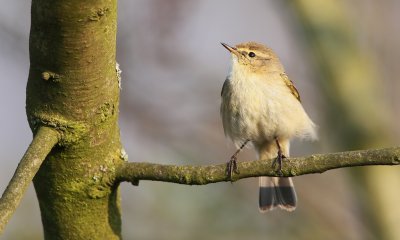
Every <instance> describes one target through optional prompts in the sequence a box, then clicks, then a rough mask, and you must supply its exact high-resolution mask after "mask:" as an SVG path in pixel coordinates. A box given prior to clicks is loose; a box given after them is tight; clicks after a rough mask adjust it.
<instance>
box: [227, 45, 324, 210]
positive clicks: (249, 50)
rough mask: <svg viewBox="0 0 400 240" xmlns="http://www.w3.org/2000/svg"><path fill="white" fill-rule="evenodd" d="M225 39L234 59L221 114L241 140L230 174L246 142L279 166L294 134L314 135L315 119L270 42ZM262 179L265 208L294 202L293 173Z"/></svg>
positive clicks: (230, 133)
mask: <svg viewBox="0 0 400 240" xmlns="http://www.w3.org/2000/svg"><path fill="white" fill-rule="evenodd" d="M222 45H223V46H224V47H225V48H226V49H228V51H229V52H230V53H231V60H232V64H231V69H230V72H229V75H228V77H227V79H226V80H225V82H224V85H223V87H222V91H221V97H222V102H221V109H220V110H221V118H222V123H223V127H224V132H225V135H226V136H227V137H229V138H230V139H231V140H232V141H233V142H234V143H235V144H236V146H238V147H239V146H240V147H239V148H238V151H236V153H235V154H234V155H233V156H232V158H231V161H230V162H229V163H228V175H229V176H231V175H232V174H233V173H234V172H236V171H237V169H236V168H237V167H236V157H237V155H238V153H239V152H240V150H241V149H242V148H243V147H244V146H245V145H246V144H247V143H248V142H251V143H252V144H253V146H254V148H255V149H256V151H257V153H258V157H259V158H260V159H271V158H276V162H277V163H278V164H279V169H278V170H279V171H281V164H282V159H283V158H285V157H288V156H289V144H290V140H291V139H292V138H294V137H298V138H309V139H316V138H317V136H316V130H315V124H314V123H313V122H312V121H311V119H310V118H309V117H308V115H307V113H306V112H305V111H304V108H303V106H302V105H301V102H300V95H299V93H298V91H297V89H296V87H295V86H294V85H293V82H292V81H291V80H290V79H289V78H288V76H287V75H286V73H285V70H284V68H283V66H282V64H281V62H280V60H279V58H278V57H277V55H276V54H275V53H274V52H273V51H272V50H271V49H270V48H268V47H266V46H264V45H262V44H259V43H256V42H246V43H241V44H238V45H236V46H235V47H231V46H229V45H228V44H225V43H222ZM259 182H260V183H259V184H260V190H259V191H260V197H259V208H260V211H261V212H266V211H269V210H272V209H274V208H275V207H279V208H281V209H284V210H287V211H293V210H294V209H295V208H296V202H297V197H296V192H295V189H294V186H293V182H292V179H291V178H286V177H260V181H259Z"/></svg>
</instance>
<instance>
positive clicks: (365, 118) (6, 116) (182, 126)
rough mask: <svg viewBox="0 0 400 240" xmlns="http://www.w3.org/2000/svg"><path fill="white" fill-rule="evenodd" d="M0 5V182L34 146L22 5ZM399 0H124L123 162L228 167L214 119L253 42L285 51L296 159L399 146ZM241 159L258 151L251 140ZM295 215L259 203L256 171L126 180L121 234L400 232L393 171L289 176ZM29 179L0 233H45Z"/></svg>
mask: <svg viewBox="0 0 400 240" xmlns="http://www.w3.org/2000/svg"><path fill="white" fill-rule="evenodd" d="M1 3H2V4H1V6H2V7H1V8H0V72H1V87H0V109H1V112H2V114H1V116H2V117H1V118H0V128H1V129H0V132H1V138H0V191H1V192H3V191H4V189H5V187H6V185H7V183H8V181H9V180H10V178H11V176H12V174H13V172H14V169H15V168H16V166H17V164H18V161H19V160H20V158H21V157H22V155H23V153H24V151H25V149H26V148H27V146H28V145H29V143H30V141H31V131H30V129H29V127H28V123H27V121H26V116H25V86H26V81H27V76H28V68H29V52H28V38H29V27H30V1H27V0H23V1H2V2H1ZM399 9H400V2H399V1H395V0H384V1H373V0H353V1H344V0H325V1H317V0H297V1H288V0H286V1H273V0H248V1H229V0H217V1H215V0H203V1H183V0H169V1H163V0H148V1H139V0H129V1H128V0H121V1H119V20H118V21H119V26H118V47H117V61H118V62H119V63H120V65H121V68H122V77H123V80H122V92H121V109H120V113H121V115H120V127H121V134H122V141H123V144H124V146H125V149H126V151H127V153H128V154H129V160H130V161H147V162H157V163H170V164H217V163H224V162H226V161H227V160H228V159H229V157H230V156H231V154H232V153H233V152H234V150H235V149H234V147H233V146H232V144H231V143H229V141H228V140H226V139H225V138H224V134H223V130H222V124H221V121H220V118H219V103H220V90H221V87H222V84H223V81H224V80H225V77H226V75H227V73H228V68H229V61H230V60H229V54H228V52H227V51H226V50H225V49H224V48H223V47H222V46H221V45H220V42H226V43H228V44H232V45H234V44H237V43H240V42H244V41H250V40H251V41H258V42H261V43H265V44H267V45H269V46H270V47H271V48H273V49H274V50H275V51H276V52H277V54H278V55H279V56H280V58H281V60H282V62H283V64H284V65H285V67H286V71H287V73H288V75H289V77H290V78H291V79H292V80H293V81H294V83H295V84H296V86H297V88H298V90H299V92H300V94H301V96H302V102H303V105H304V107H305V109H306V111H307V112H308V113H309V115H310V117H311V118H312V119H313V120H314V121H315V122H316V123H317V124H318V125H319V135H320V140H319V141H318V142H312V143H310V142H298V141H294V142H293V144H292V150H291V155H292V156H304V155H309V154H312V153H327V152H335V151H347V150H355V149H367V148H379V147H385V146H386V147H389V146H396V145H400V128H399V127H398V120H397V119H398V118H399V117H400V94H399V90H400V81H399V79H398V76H400V67H399V63H400V29H399V26H398V23H399V22H400V15H399V14H398V12H399ZM239 159H240V160H253V159H255V154H254V151H253V149H251V148H247V149H245V151H244V152H243V153H242V154H241V155H240V157H239ZM295 183H296V187H297V193H298V198H299V203H298V208H297V210H296V211H295V212H294V213H286V212H283V211H273V212H271V213H269V214H265V215H262V214H259V212H258V206H257V204H258V179H245V180H241V181H239V182H236V183H234V184H230V183H218V184H212V185H207V186H180V185H176V184H169V183H159V182H145V181H142V182H141V183H140V186H139V187H133V186H131V185H130V184H126V183H124V184H122V186H121V193H122V194H121V195H122V208H123V213H122V214H123V228H122V229H123V230H122V231H123V236H124V239H145V240H146V239H149V240H151V239H167V240H169V239H221V240H223V239H229V240H235V239H244V238H245V239H328V240H329V239H360V240H361V239H363V240H364V239H367V240H369V239H371V240H372V239H400V228H399V227H398V223H399V220H400V207H399V206H398V203H399V202H400V190H399V187H398V186H399V185H400V169H399V168H398V167H364V168H354V169H340V170H333V171H329V172H326V173H324V174H318V175H307V176H301V177H297V178H296V179H295ZM42 238H43V234H42V228H41V221H40V213H39V208H38V203H37V200H36V196H35V193H34V191H33V187H32V186H31V187H30V188H29V191H28V192H27V194H26V195H25V197H24V199H23V202H22V203H21V205H20V206H19V208H18V210H17V212H16V213H15V214H14V216H13V218H12V219H11V221H10V223H9V224H8V226H7V227H6V230H5V233H4V234H3V236H1V237H0V239H42Z"/></svg>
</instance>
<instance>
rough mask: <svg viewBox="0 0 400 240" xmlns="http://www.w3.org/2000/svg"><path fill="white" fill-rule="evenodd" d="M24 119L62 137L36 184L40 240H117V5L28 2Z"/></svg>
mask: <svg viewBox="0 0 400 240" xmlns="http://www.w3.org/2000/svg"><path fill="white" fill-rule="evenodd" d="M31 11H32V17H31V32H30V41H29V50H30V71H29V79H28V85H27V100H26V112H27V116H28V121H29V124H30V127H31V129H32V130H33V131H35V130H36V129H38V128H39V127H40V126H43V125H44V126H48V127H52V128H54V129H56V130H57V131H59V132H60V135H61V139H60V142H59V144H58V146H57V147H55V148H54V149H53V150H52V151H51V153H50V154H49V155H48V156H47V159H46V161H45V162H44V163H43V165H42V166H41V167H40V170H39V172H38V173H37V175H36V176H35V178H34V186H35V190H36V194H37V197H38V200H39V206H40V211H41V216H42V222H43V228H44V236H45V239H120V238H121V217H120V200H119V193H118V185H117V184H116V185H114V184H113V183H114V181H113V177H114V170H115V166H117V165H118V164H119V163H122V162H123V161H122V160H121V157H120V155H121V150H120V149H121V145H120V137H119V128H118V124H117V120H118V104H119V88H118V80H117V75H116V70H115V67H116V62H115V50H116V27H117V1H116V0H88V1H80V0H70V1H63V0H33V1H32V9H31Z"/></svg>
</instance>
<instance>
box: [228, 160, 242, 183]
mask: <svg viewBox="0 0 400 240" xmlns="http://www.w3.org/2000/svg"><path fill="white" fill-rule="evenodd" d="M233 173H236V174H239V173H240V172H239V170H238V167H237V156H236V154H234V155H233V156H232V157H231V160H229V162H227V163H226V174H227V176H228V179H229V180H230V181H231V182H232V176H233Z"/></svg>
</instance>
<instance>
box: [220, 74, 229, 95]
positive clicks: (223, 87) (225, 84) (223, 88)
mask: <svg viewBox="0 0 400 240" xmlns="http://www.w3.org/2000/svg"><path fill="white" fill-rule="evenodd" d="M228 81H229V79H228V78H226V79H225V82H224V85H222V89H221V97H222V95H223V94H224V91H225V90H226V88H227V85H228Z"/></svg>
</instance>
